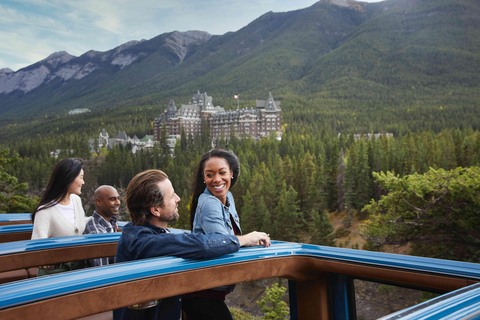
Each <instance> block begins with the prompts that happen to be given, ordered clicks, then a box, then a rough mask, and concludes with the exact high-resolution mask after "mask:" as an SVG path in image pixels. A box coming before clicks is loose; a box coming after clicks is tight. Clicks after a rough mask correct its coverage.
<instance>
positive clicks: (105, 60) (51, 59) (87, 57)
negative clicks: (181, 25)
mask: <svg viewBox="0 0 480 320" xmlns="http://www.w3.org/2000/svg"><path fill="white" fill-rule="evenodd" d="M161 37H164V39H165V43H166V45H167V47H169V48H170V50H172V52H173V53H174V54H176V55H177V56H178V59H179V63H182V62H183V60H184V59H185V57H186V55H187V53H188V47H189V45H191V44H193V43H204V42H206V41H208V40H210V38H211V37H212V35H210V34H209V33H208V32H203V31H187V32H178V31H174V32H172V33H170V34H164V35H161ZM147 41H148V40H144V39H142V40H140V41H129V42H126V43H124V44H122V45H120V46H118V47H116V48H113V49H111V50H109V51H106V52H99V51H94V50H90V51H88V52H86V53H85V54H83V55H82V56H80V57H75V56H73V55H71V54H69V53H68V52H65V51H60V52H55V53H52V54H51V55H50V56H48V57H47V58H45V59H43V60H41V61H39V62H37V63H35V64H33V65H31V66H28V67H26V68H23V69H21V70H19V71H17V72H14V71H12V70H10V69H7V68H5V69H1V70H0V94H9V93H11V92H13V91H16V90H19V91H23V93H27V92H29V91H31V90H33V89H35V88H38V87H40V86H41V85H44V84H48V83H49V82H51V81H53V80H56V79H57V80H61V81H64V82H66V81H75V80H80V79H83V78H85V77H87V76H89V75H90V74H92V73H93V72H95V71H96V70H101V69H103V68H105V67H107V66H109V65H110V66H112V65H113V66H115V67H118V69H117V70H121V69H123V68H125V67H127V66H129V65H131V64H133V63H135V62H136V61H139V60H140V59H142V58H145V57H146V56H148V55H149V54H152V53H153V52H152V49H151V48H145V47H144V46H142V43H144V42H147Z"/></svg>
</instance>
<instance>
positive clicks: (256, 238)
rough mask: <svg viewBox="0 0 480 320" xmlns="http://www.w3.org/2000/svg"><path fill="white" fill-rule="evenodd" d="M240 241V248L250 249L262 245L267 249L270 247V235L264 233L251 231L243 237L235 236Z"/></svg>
mask: <svg viewBox="0 0 480 320" xmlns="http://www.w3.org/2000/svg"><path fill="white" fill-rule="evenodd" d="M237 238H238V240H239V241H240V247H252V246H259V245H262V246H264V247H269V246H270V245H271V242H270V235H269V234H266V233H265V232H258V231H253V232H250V233H249V234H246V235H243V236H237Z"/></svg>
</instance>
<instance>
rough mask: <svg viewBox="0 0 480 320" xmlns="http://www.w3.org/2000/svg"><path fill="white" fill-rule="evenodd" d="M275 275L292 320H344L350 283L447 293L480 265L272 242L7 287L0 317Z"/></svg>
mask: <svg viewBox="0 0 480 320" xmlns="http://www.w3.org/2000/svg"><path fill="white" fill-rule="evenodd" d="M274 277H280V278H286V279H288V280H289V286H290V290H289V291H290V308H291V317H292V319H336V320H338V319H351V318H352V312H353V310H354V307H352V305H351V297H349V295H350V296H351V292H349V290H348V287H349V286H350V283H351V281H352V279H355V278H361V279H367V280H371V281H378V282H384V283H391V284H397V285H401V286H410V287H415V288H418V289H425V290H435V291H444V292H449V291H453V290H456V289H459V288H463V287H466V286H468V285H471V284H474V283H477V282H478V281H479V280H480V266H479V265H478V264H474V263H467V262H459V261H448V260H440V259H432V258H423V257H414V256H406V255H398V254H389V253H381V252H370V251H361V250H353V249H344V248H335V247H324V246H315V245H306V244H298V243H288V242H278V241H274V243H273V245H272V246H271V247H269V248H262V247H252V248H242V249H240V251H239V252H237V253H234V254H228V255H225V256H222V257H220V258H216V259H212V260H201V261H200V260H188V259H181V258H174V257H162V258H151V259H144V260H138V261H131V262H125V263H117V264H113V265H109V266H104V267H96V268H89V269H82V270H75V271H71V272H65V273H60V274H56V275H52V276H48V277H37V278H32V279H28V280H22V281H16V282H12V283H7V284H4V285H1V286H0V318H2V319H26V318H31V317H32V315H35V318H37V319H51V318H56V319H71V318H79V317H83V316H88V315H91V314H96V313H100V312H105V311H108V310H112V309H116V308H119V307H124V306H128V305H132V304H136V303H143V302H147V301H151V300H156V299H162V298H166V297H170V296H175V295H179V294H184V293H189V292H195V291H198V290H203V289H208V288H212V287H218V286H223V285H228V284H233V283H241V282H247V281H253V280H260V279H266V278H274ZM105 297H108V299H105ZM79 301H81V303H79ZM58 306H62V308H59V307H58ZM66 306H68V307H66ZM478 308H479V309H480V307H478Z"/></svg>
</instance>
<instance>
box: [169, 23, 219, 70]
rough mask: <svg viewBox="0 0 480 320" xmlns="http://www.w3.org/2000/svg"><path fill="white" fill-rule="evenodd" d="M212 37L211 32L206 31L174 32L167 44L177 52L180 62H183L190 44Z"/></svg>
mask: <svg viewBox="0 0 480 320" xmlns="http://www.w3.org/2000/svg"><path fill="white" fill-rule="evenodd" d="M211 37H212V35H211V34H209V33H208V32H204V31H187V32H178V31H174V32H172V34H171V36H170V37H169V38H167V39H166V41H167V44H168V45H169V46H170V47H171V48H172V50H173V51H174V52H175V53H176V54H177V56H178V58H179V59H180V63H182V62H183V60H184V59H185V56H186V55H187V52H188V45H190V44H192V43H195V42H206V41H208V40H210V38H211Z"/></svg>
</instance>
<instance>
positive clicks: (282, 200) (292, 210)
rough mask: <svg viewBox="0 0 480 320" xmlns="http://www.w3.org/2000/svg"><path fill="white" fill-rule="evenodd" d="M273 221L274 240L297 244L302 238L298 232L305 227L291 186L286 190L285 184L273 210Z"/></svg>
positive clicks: (295, 193) (295, 194)
mask: <svg viewBox="0 0 480 320" xmlns="http://www.w3.org/2000/svg"><path fill="white" fill-rule="evenodd" d="M274 221H275V222H274V225H275V236H274V237H275V239H279V240H285V241H293V242H299V240H300V239H301V237H302V234H301V233H300V230H301V229H302V227H303V226H304V225H305V220H304V217H303V213H302V212H300V208H299V206H298V200H297V192H296V191H295V189H293V187H292V186H290V188H289V189H288V190H287V185H286V183H285V182H284V183H283V185H282V189H281V191H280V196H279V200H278V205H277V207H276V208H275V220H274Z"/></svg>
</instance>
